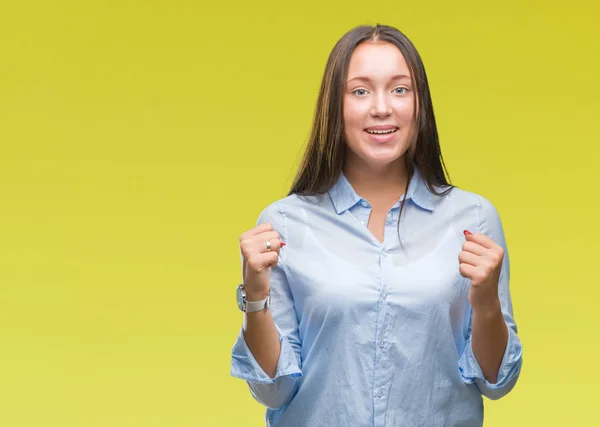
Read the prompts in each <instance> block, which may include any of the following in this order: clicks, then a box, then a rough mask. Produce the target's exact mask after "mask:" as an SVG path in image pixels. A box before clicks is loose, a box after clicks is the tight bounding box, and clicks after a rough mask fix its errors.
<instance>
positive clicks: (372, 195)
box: [231, 25, 522, 427]
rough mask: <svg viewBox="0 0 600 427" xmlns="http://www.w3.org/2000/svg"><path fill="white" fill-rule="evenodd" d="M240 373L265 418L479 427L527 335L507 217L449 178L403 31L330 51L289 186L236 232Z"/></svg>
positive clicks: (416, 61)
mask: <svg viewBox="0 0 600 427" xmlns="http://www.w3.org/2000/svg"><path fill="white" fill-rule="evenodd" d="M240 248H241V252H242V257H243V277H244V283H243V284H242V285H240V286H239V287H238V303H239V306H240V309H241V310H242V311H244V322H243V326H242V328H241V331H240V334H239V336H238V339H237V341H236V343H235V345H234V347H233V351H232V371H231V373H232V375H233V376H235V377H238V378H241V379H244V380H246V381H247V382H248V384H249V386H250V390H251V392H252V395H253V396H254V397H255V398H256V399H257V400H258V401H259V402H261V403H263V404H264V405H265V406H267V407H268V409H267V413H266V422H267V425H268V426H294V427H296V426H326V427H332V426H344V427H346V426H409V427H414V426H463V427H465V426H481V425H482V423H483V401H482V395H485V396H487V397H488V398H490V399H497V398H500V397H502V396H504V395H505V394H507V393H508V392H509V391H510V390H511V389H512V388H513V386H514V384H515V383H516V381H517V378H518V376H519V372H520V369H521V364H522V357H521V354H522V350H521V343H520V341H519V338H518V336H517V328H516V325H515V322H514V319H513V314H512V304H511V297H510V293H509V260H508V253H507V250H506V242H505V239H504V233H503V230H502V224H501V222H500V219H499V216H498V213H497V211H496V209H495V208H494V206H493V205H492V204H491V203H490V202H489V201H488V200H487V199H485V198H484V197H482V196H480V195H477V194H474V193H471V192H467V191H464V190H462V189H459V188H457V187H453V186H451V185H450V184H449V183H448V180H447V178H446V173H445V167H444V163H443V160H442V155H441V150H440V145H439V141H438V134H437V130H436V125H435V119H434V114H433V107H432V103H431V96H430V93H429V87H428V83H427V76H426V74H425V69H424V67H423V63H422V61H421V58H420V56H419V54H418V53H417V51H416V49H415V47H414V46H413V44H412V43H411V42H410V41H409V40H408V39H407V38H406V37H405V36H404V35H403V34H402V33H401V32H400V31H398V30H397V29H395V28H392V27H388V26H382V25H377V26H375V27H370V26H360V27H357V28H354V29H353V30H351V31H349V32H348V33H347V34H345V35H344V36H343V37H342V38H341V39H340V40H339V42H338V43H337V44H336V46H335V47H334V49H333V51H332V52H331V55H330V57H329V60H328V62H327V66H326V69H325V74H324V77H323V82H322V85H321V90H320V93H319V98H318V103H317V108H316V113H315V118H314V123H313V128H312V133H311V136H310V141H309V143H308V147H307V150H306V154H305V156H304V160H303V162H302V165H301V167H300V170H299V172H298V175H297V177H296V179H295V182H294V184H293V186H292V189H291V191H290V194H289V195H288V197H286V198H284V199H282V200H279V201H277V202H275V203H273V204H271V205H270V206H268V207H267V208H266V209H265V210H264V211H263V212H262V214H261V215H260V218H259V220H258V225H257V227H255V228H253V229H251V230H249V231H247V232H245V233H244V234H242V235H241V237H240Z"/></svg>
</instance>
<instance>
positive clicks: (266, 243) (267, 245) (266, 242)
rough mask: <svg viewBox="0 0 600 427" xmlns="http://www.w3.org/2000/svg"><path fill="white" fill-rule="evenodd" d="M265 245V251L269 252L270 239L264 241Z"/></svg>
mask: <svg viewBox="0 0 600 427" xmlns="http://www.w3.org/2000/svg"><path fill="white" fill-rule="evenodd" d="M265 246H266V247H267V252H269V251H270V250H271V241H270V240H266V241H265Z"/></svg>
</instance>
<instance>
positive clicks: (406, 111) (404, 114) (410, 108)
mask: <svg viewBox="0 0 600 427" xmlns="http://www.w3.org/2000/svg"><path fill="white" fill-rule="evenodd" d="M394 111H395V113H396V116H397V117H398V118H399V119H400V120H402V121H403V122H405V123H407V122H412V121H413V117H414V103H413V101H412V99H403V100H400V101H399V102H398V103H396V104H395V105H394Z"/></svg>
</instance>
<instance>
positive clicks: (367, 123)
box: [344, 42, 415, 170]
mask: <svg viewBox="0 0 600 427" xmlns="http://www.w3.org/2000/svg"><path fill="white" fill-rule="evenodd" d="M346 82H347V84H346V88H345V92H344V136H345V138H346V144H347V146H348V148H349V150H347V156H346V167H353V168H354V167H359V168H367V169H371V170H384V169H387V168H388V167H389V166H390V165H392V164H393V163H398V164H402V165H403V164H404V163H403V157H404V155H405V153H406V151H407V149H408V147H409V144H410V141H411V138H412V135H413V128H414V102H415V96H414V95H415V93H414V87H413V84H412V79H411V75H410V71H409V68H408V65H407V64H406V61H405V59H404V56H403V55H402V53H401V52H400V50H399V49H398V48H397V47H396V46H394V45H393V44H390V43H382V42H379V43H373V42H366V43H362V44H360V45H359V46H357V48H356V49H355V50H354V52H353V54H352V57H351V59H350V65H349V68H348V79H347V81H346Z"/></svg>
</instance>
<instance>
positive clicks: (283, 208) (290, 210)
mask: <svg viewBox="0 0 600 427" xmlns="http://www.w3.org/2000/svg"><path fill="white" fill-rule="evenodd" d="M328 201H329V195H328V194H327V193H325V194H321V195H316V196H299V195H297V194H292V195H289V196H287V197H284V198H281V199H278V200H275V201H273V202H271V203H270V204H269V205H267V206H266V207H265V208H264V209H263V210H262V212H261V213H260V215H259V217H258V221H257V225H259V224H262V223H265V222H271V223H272V224H273V226H274V227H278V226H279V227H285V226H286V223H287V219H288V218H289V217H290V216H293V217H296V216H298V215H299V214H300V215H301V214H302V212H306V211H307V210H310V208H311V207H315V206H319V205H322V204H323V203H327V202H328Z"/></svg>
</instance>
